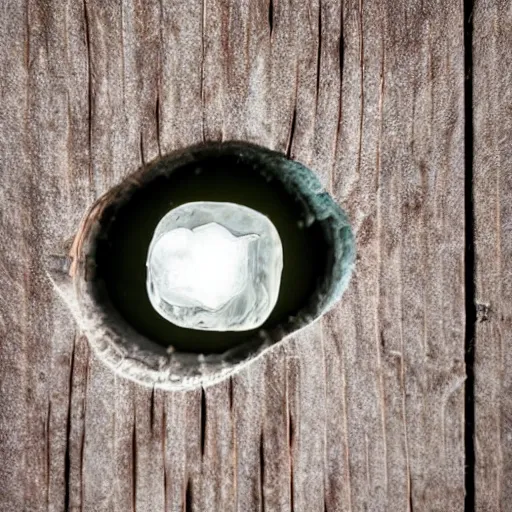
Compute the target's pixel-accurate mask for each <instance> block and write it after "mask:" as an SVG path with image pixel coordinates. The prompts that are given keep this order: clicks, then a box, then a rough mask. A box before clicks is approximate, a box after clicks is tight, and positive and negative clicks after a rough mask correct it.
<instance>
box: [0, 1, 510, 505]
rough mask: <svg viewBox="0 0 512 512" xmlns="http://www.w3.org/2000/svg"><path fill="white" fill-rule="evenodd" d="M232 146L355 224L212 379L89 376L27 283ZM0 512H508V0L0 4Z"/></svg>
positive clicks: (84, 360) (50, 305)
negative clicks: (331, 287) (299, 306)
mask: <svg viewBox="0 0 512 512" xmlns="http://www.w3.org/2000/svg"><path fill="white" fill-rule="evenodd" d="M232 139H238V140H246V141H250V142H254V143H257V144H260V145H263V146H267V147H270V148H273V149H276V150H279V151H282V152H285V153H287V154H288V155H289V156H290V157H291V158H293V159H296V160H298V161H300V162H302V163H304V164H306V165H308V166H309V167H311V168H312V169H314V170H315V171H316V172H317V173H318V174H319V176H320V178H321V180H322V183H323V184H324V186H325V187H326V189H327V190H328V191H329V192H330V193H331V194H332V195H333V196H334V197H336V199H338V200H339V201H340V203H341V204H342V205H343V206H344V208H345V209H346V210H347V212H348V214H349V216H350V219H351V222H352V225H353V227H354V230H355V232H356V234H357V247H358V257H357V263H356V270H355V273H354V275H353V278H352V281H351V283H350V286H349V289H348V291H347V292H346V294H345V296H344V298H343V300H342V302H341V303H340V304H339V305H338V306H337V307H336V308H335V309H334V310H333V311H331V312H330V313H329V314H328V315H327V316H325V317H324V318H323V320H322V321H321V322H319V323H317V324H314V325H313V326H311V327H309V328H308V329H306V330H305V331H302V332H301V333H300V334H298V335H297V336H295V337H293V338H292V339H290V340H288V341H286V342H285V343H283V344H280V345H278V346H276V347H275V348H274V349H273V350H272V351H271V352H270V353H268V354H267V355H266V356H265V357H263V358H261V359H259V360H258V361H257V362H255V363H254V364H252V365H251V366H249V367H248V368H247V369H245V370H243V371H241V372H240V373H238V374H236V375H235V376H234V377H232V378H231V379H228V380H226V381H224V382H222V383H220V384H218V385H215V386H212V387H208V388H206V389H197V390H195V391H190V392H164V391H162V390H159V389H148V388H145V387H143V386H140V385H137V384H135V383H133V382H131V381H128V380H126V379H124V378H122V377H119V376H118V375H116V374H115V373H114V372H112V371H111V370H109V369H108V368H106V367H105V366H104V365H103V364H102V363H101V362H100V361H98V360H97V358H96V357H95V355H94V353H92V352H91V350H90V348H89V345H88V341H87V339H86V337H85V336H84V335H83V333H81V332H80V330H79V329H78V327H77V325H76V324H75V322H74V320H73V318H72V316H71V315H70V313H69V310H68V309H67V308H66V306H65V305H64V304H63V302H62V300H61V299H60V297H59V296H58V294H57V293H56V292H55V289H54V288H53V287H52V286H51V284H50V281H49V279H48V276H47V268H48V265H51V262H52V258H53V257H54V256H55V255H57V254H61V253H62V250H63V248H65V247H68V246H69V244H70V241H71V240H72V238H73V236H74V234H75V233H76V231H77V229H78V225H79V222H80V219H81V217H82V216H83V214H84V213H85V211H86V210H87V208H88V207H89V206H90V205H91V204H92V203H93V201H94V200H95V199H96V198H98V197H99V196H100V195H102V194H103V193H104V192H106V191H107V190H108V189H110V188H111V187H112V186H113V185H115V184H117V183H119V182H120V181H121V180H122V179H123V178H124V177H126V176H127V175H129V174H130V173H132V172H133V171H135V170H136V169H137V168H139V167H140V165H141V164H142V163H144V162H148V161H150V160H153V159H155V158H157V157H158V156H159V155H160V154H166V153H168V152H170V151H172V150H174V149H178V148H182V147H184V146H187V145H190V144H194V143H198V142H201V141H204V140H214V141H219V140H232ZM0 205H1V206H0V234H1V250H0V301H1V302H0V511H1V512H22V511H27V512H29V511H30V512H32V511H43V510H44V511H52V512H57V511H67V512H78V511H80V512H103V511H119V512H129V511H133V512H145V511H148V512H155V511H162V512H163V511H187V512H190V511H200V512H202V511H212V512H231V511H235V510H236V511H239V512H251V511H265V512H269V511H281V510H282V511H290V512H291V511H295V512H314V511H319V512H344V511H363V510H365V511H371V512H373V511H381V510H388V511H392V512H396V511H402V510H403V511H409V512H418V511H427V510H428V511H440V512H450V511H462V510H473V508H476V510H481V511H508V510H512V369H511V368H512V3H511V2H510V1H507V0H494V1H492V0H475V2H474V5H473V3H472V2H471V0H467V1H466V2H465V4H464V5H463V3H462V2H460V1H454V0H446V1H425V0H411V1H405V0H379V1H369V0H364V1H363V0H359V1H354V0H346V1H344V2H340V1H336V0H311V1H310V2H308V1H306V0H288V1H285V0H270V3H269V1H268V0H267V1H256V0H254V1H249V0H204V1H202V2H201V1H197V0H161V1H158V0H117V1H116V0H84V1H83V2H82V1H73V0H54V1H50V0H48V1H46V0H45V1H43V0H40V1H36V0H4V1H3V2H1V3H0Z"/></svg>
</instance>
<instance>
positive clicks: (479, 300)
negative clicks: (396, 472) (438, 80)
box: [473, 0, 512, 511]
mask: <svg viewBox="0 0 512 512" xmlns="http://www.w3.org/2000/svg"><path fill="white" fill-rule="evenodd" d="M473 24H474V33H473V100H474V101H473V116H474V162H473V173H474V181H473V190H474V209H475V263H476V275H475V288H476V290H475V296H476V313H477V318H476V327H475V346H474V350H475V365H474V375H475V420H476V426H475V439H474V448H475V459H476V461H475V464H476V469H475V488H476V489H475V490H476V509H477V510H482V511H491V510H492V511H494V510H508V509H509V508H510V506H511V503H512V485H511V481H512V398H511V397H512V371H511V370H510V368H511V367H512V147H511V144H510V141H511V140H512V117H511V112H512V94H511V88H510V84H511V83H512V54H511V48H512V5H511V3H510V2H507V1H498V2H488V1H481V0H478V1H476V2H475V6H474V17H473Z"/></svg>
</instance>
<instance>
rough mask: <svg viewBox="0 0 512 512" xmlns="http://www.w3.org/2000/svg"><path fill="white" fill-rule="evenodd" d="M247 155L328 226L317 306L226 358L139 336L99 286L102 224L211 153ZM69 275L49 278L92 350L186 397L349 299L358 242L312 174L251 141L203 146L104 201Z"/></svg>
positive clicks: (148, 170)
mask: <svg viewBox="0 0 512 512" xmlns="http://www.w3.org/2000/svg"><path fill="white" fill-rule="evenodd" d="M225 151H231V152H237V151H238V152H240V156H244V157H247V156H249V157H250V158H254V159H255V160H256V161H258V162H259V163H260V164H262V165H263V166H265V168H266V169H268V172H269V173H272V174H273V177H274V178H276V179H277V180H280V181H281V183H282V184H283V185H284V186H285V188H286V190H287V191H288V192H289V193H290V194H292V195H295V196H296V198H297V199H300V200H301V201H302V202H303V203H304V204H303V206H304V209H305V211H308V212H310V213H311V215H312V216H313V217H314V218H315V219H316V220H318V221H320V222H321V224H322V227H323V229H324V234H325V236H326V240H327V242H328V244H329V246H330V247H331V248H332V251H331V254H330V261H329V263H328V268H327V270H326V276H325V279H324V280H323V282H322V283H321V285H320V286H319V288H318V290H317V291H316V293H315V296H314V297H312V299H311V301H310V304H309V305H308V306H306V307H305V308H303V309H302V310H301V311H300V312H298V314H297V315H296V316H295V318H294V319H293V321H290V322H288V323H286V324H281V325H279V326H277V327H276V328H274V329H272V330H269V331H268V332H267V333H266V334H267V337H264V338H263V337H255V338H254V339H252V340H250V341H248V342H245V343H243V344H241V345H239V346H237V347H235V348H232V349H230V350H228V351H226V352H225V353H223V354H209V355H203V354H194V353H185V352H177V351H176V352H173V351H172V350H171V351H169V350H166V349H165V348H164V347H162V346H160V345H157V344H156V343H153V342H152V341H151V340H149V339H148V338H146V337H145V336H143V335H141V334H139V333H138V332H136V331H135V329H133V328H132V327H131V326H130V325H129V324H128V323H127V322H126V320H124V319H123V318H122V317H121V315H120V314H119V313H118V312H117V310H116V309H115V307H114V306H113V305H112V304H111V302H110V300H109V299H108V294H107V292H106V289H105V287H104V285H102V284H101V282H99V281H95V280H94V273H95V264H94V261H93V257H92V255H93V254H94V252H95V247H96V240H97V237H98V234H99V233H100V231H101V227H100V226H101V223H102V222H104V221H105V219H106V218H107V217H108V216H109V215H111V214H112V212H115V211H116V210H117V208H119V207H121V206H123V205H124V204H126V202H127V201H129V200H130V197H131V196H132V194H133V193H134V192H135V191H136V190H137V189H138V188H140V187H143V186H145V185H146V184H148V183H149V182H151V181H152V180H153V179H155V178H156V177H158V176H161V175H165V174H169V173H172V172H173V171H174V170H175V169H177V168H179V167H181V166H182V165H185V164H187V163H191V162H194V161H196V160H197V159H198V158H204V157H205V154H208V152H212V154H218V153H219V152H225ZM69 258H70V260H69V261H70V264H69V270H67V269H66V273H65V275H63V271H62V269H60V275H57V276H56V275H55V271H54V272H49V275H50V277H51V279H52V282H53V284H54V285H55V287H56V288H57V291H58V292H59V294H60V295H61V297H62V298H63V299H64V301H65V302H66V304H67V305H68V307H69V308H70V310H71V312H72V314H73V315H74V317H75V319H76V321H77V323H78V324H79V326H80V328H81V329H82V331H83V332H84V333H85V334H86V336H87V338H88V339H89V342H90V344H91V346H92V348H93V350H94V351H95V352H96V353H97V354H98V356H99V358H100V359H101V360H102V361H103V362H104V363H105V364H106V365H107V366H109V367H110V368H112V369H113V370H114V371H116V372H117V373H119V374H121V375H123V376H124V377H126V378H128V379H131V380H133V381H136V382H138V383H140V384H144V385H147V386H155V387H158V388H161V389H169V390H179V389H192V388H197V387H199V386H209V385H212V384H214V383H216V382H218V381H220V380H223V379H224V378H226V377H227V376H229V375H231V374H233V373H235V372H238V371H240V370H241V369H242V368H244V367H245V366H246V365H247V364H250V363H252V362H254V361H255V360H256V359H258V358H259V357H261V356H262V355H263V354H264V353H266V352H267V351H268V350H269V349H270V348H271V347H272V346H275V345H277V344H278V343H280V342H282V341H284V340H285V339H287V338H288V337H289V336H291V335H292V334H296V333H297V332H298V331H300V330H301V329H303V328H305V327H307V326H309V325H311V324H313V323H314V322H316V321H317V320H318V319H320V318H321V317H322V316H323V315H324V314H325V313H326V312H327V311H328V310H329V309H330V308H331V307H332V306H333V305H334V304H335V303H336V302H337V301H338V300H339V299H340V298H341V296H342V294H343V292H344V290H345V288H346V287H347V285H348V281H349V279H350V275H351V273H352V269H353V266H354V261H355V242H354V236H353V233H352V230H351V228H350V224H349V222H348V219H347V216H346V214H345V212H344V211H343V210H342V209H341V208H340V206H339V205H338V204H337V203H336V202H335V201H334V199H333V198H332V197H331V196H330V195H329V194H328V193H327V192H326V191H325V190H324V189H323V188H322V186H321V184H320V182H319V181H318V179H317V177H316V175H315V174H314V172H313V171H311V170H310V169H308V168H306V167H305V166H303V165H302V164H300V163H298V162H295V161H292V160H290V159H288V158H287V157H286V155H284V154H282V153H277V152H275V151H272V150H269V149H267V148H264V147H261V146H256V145H254V144H249V143H246V142H239V141H230V142H222V143H208V144H204V143H202V144H199V145H196V146H192V147H188V148H185V149H182V150H179V151H175V152H173V153H170V154H168V155H166V156H164V157H161V158H160V157H159V158H158V159H156V160H154V161H152V162H149V163H148V164H146V165H144V166H143V167H142V168H140V169H139V170H138V171H136V172H135V173H133V174H131V175H130V176H128V177H127V178H125V179H124V180H123V181H122V182H121V183H120V184H118V185H117V186H115V187H113V188H112V189H111V190H109V191H108V192H107V193H105V194H104V195H103V196H102V197H100V198H99V199H98V200H97V201H96V202H95V203H94V204H93V205H92V207H91V208H90V209H89V211H88V212H87V214H86V215H85V216H84V218H83V220H82V222H81V224H80V227H79V229H78V232H77V234H76V236H75V239H74V242H73V244H72V247H71V249H70V252H69Z"/></svg>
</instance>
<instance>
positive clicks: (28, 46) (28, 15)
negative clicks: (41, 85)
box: [25, 1, 30, 89]
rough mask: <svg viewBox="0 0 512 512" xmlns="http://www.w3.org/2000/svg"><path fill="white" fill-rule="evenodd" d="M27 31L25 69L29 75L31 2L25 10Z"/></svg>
mask: <svg viewBox="0 0 512 512" xmlns="http://www.w3.org/2000/svg"><path fill="white" fill-rule="evenodd" d="M25 31H26V33H27V37H26V39H25V68H26V70H27V75H28V71H29V68H30V2H28V1H27V3H26V8H25ZM27 89H28V88H27Z"/></svg>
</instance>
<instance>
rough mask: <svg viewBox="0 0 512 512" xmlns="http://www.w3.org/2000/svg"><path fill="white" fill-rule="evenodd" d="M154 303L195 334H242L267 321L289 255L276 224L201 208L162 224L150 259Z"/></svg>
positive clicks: (229, 206)
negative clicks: (283, 245)
mask: <svg viewBox="0 0 512 512" xmlns="http://www.w3.org/2000/svg"><path fill="white" fill-rule="evenodd" d="M147 267H148V271H147V289H148V295H149V298H150V301H151V304H152V305H153V307H154V308H155V309H156V311H157V312H158V313H159V314H160V315H162V316H163V317H164V318H166V319H167V320H169V321H170V322H173V323H175V324H176V325H179V326H182V327H187V328H190V329H200V330H216V331H243V330H249V329H254V328H256V327H259V326H260V325H261V324H263V323H264V322H265V320H266V319H267V318H268V316H269V315H270V313H271V312H272V309H273V308H274V306H275V304H276V301H277V297H278V294H279V286H280V281H281V271H282V267H283V250H282V245H281V240H280V238H279V235H278V233H277V230H276V228H275V227H274V225H273V224H272V222H271V221H270V220H269V219H268V218H267V217H265V216H264V215H262V214H261V213H259V212H256V211H255V210H252V209H250V208H247V207H245V206H241V205H237V204H233V203H214V202H195V203H187V204H185V205H182V206H179V207H178V208H175V209H174V210H171V211H170V212H169V213H168V214H167V215H166V216H165V217H164V218H163V219H162V220H161V221H160V223H159V224H158V226H157V228H156V230H155V233H154V235H153V239H152V241H151V245H150V247H149V252H148V259H147Z"/></svg>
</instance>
